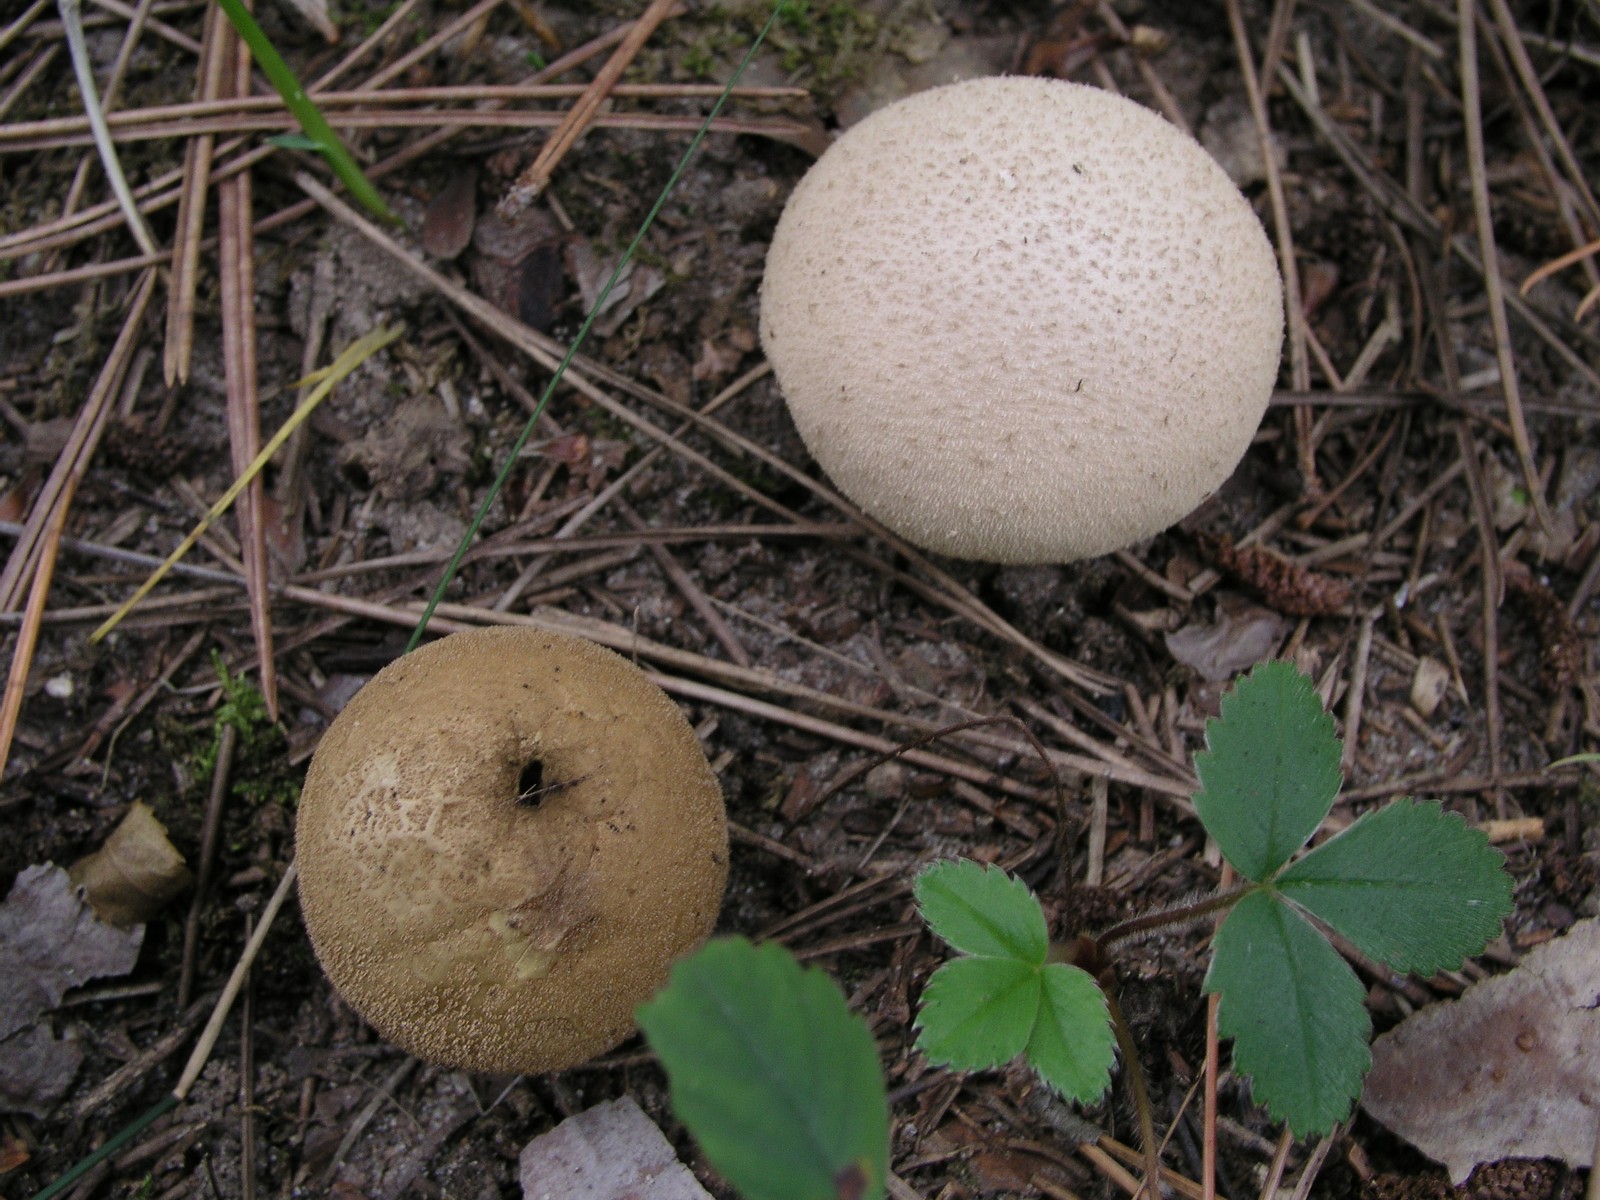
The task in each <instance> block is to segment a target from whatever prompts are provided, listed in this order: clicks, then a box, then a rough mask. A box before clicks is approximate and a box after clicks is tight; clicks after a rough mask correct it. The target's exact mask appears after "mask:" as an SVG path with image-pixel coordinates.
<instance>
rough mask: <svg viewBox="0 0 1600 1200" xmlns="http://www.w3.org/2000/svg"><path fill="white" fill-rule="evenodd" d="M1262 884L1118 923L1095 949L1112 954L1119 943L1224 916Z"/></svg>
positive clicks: (1220, 893)
mask: <svg viewBox="0 0 1600 1200" xmlns="http://www.w3.org/2000/svg"><path fill="white" fill-rule="evenodd" d="M1259 886H1260V884H1257V883H1254V882H1251V883H1242V884H1240V885H1239V886H1238V887H1232V888H1228V889H1227V890H1226V891H1221V892H1218V893H1217V894H1216V895H1214V896H1208V897H1207V898H1206V899H1204V900H1197V901H1195V902H1194V903H1192V904H1180V905H1178V906H1177V907H1176V908H1162V909H1157V910H1156V911H1155V912H1148V913H1145V914H1143V915H1142V916H1137V917H1130V918H1129V919H1128V920H1126V921H1119V922H1117V924H1115V925H1113V926H1112V927H1111V928H1110V929H1108V930H1106V931H1105V932H1104V933H1102V934H1100V935H1099V936H1098V937H1096V938H1095V939H1094V942H1095V945H1096V946H1098V947H1099V949H1100V951H1101V953H1105V952H1106V951H1108V950H1110V948H1111V947H1112V946H1115V945H1116V944H1117V943H1118V942H1124V941H1127V940H1128V939H1129V938H1136V937H1139V936H1141V935H1143V934H1147V933H1155V932H1157V931H1159V930H1163V929H1177V928H1180V927H1181V926H1184V925H1190V924H1193V923H1194V922H1196V921H1198V920H1200V919H1201V918H1203V917H1208V916H1210V915H1211V914H1212V913H1216V912H1221V911H1222V910H1223V909H1227V908H1232V907H1233V906H1234V905H1235V904H1237V903H1238V902H1239V901H1240V900H1241V899H1242V898H1243V897H1244V896H1245V894H1246V893H1247V892H1252V891H1254V890H1255V889H1256V888H1257V887H1259Z"/></svg>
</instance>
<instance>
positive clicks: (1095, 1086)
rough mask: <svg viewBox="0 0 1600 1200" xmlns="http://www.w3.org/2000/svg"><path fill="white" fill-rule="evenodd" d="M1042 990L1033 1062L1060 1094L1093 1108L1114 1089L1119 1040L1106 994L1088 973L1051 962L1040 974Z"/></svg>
mask: <svg viewBox="0 0 1600 1200" xmlns="http://www.w3.org/2000/svg"><path fill="white" fill-rule="evenodd" d="M1040 978H1041V982H1042V983H1043V991H1042V993H1041V995H1040V997H1039V1015H1038V1017H1037V1018H1036V1019H1035V1021H1034V1026H1033V1036H1032V1037H1030V1038H1029V1039H1028V1045H1027V1055H1028V1062H1029V1064H1030V1065H1031V1066H1032V1067H1033V1069H1034V1070H1035V1071H1037V1072H1039V1078H1041V1079H1043V1080H1044V1081H1045V1082H1046V1083H1048V1084H1049V1085H1050V1086H1051V1087H1053V1088H1055V1090H1056V1091H1058V1092H1060V1093H1061V1094H1062V1095H1063V1096H1066V1097H1068V1098H1069V1099H1072V1100H1076V1101H1078V1102H1079V1103H1080V1104H1093V1103H1095V1101H1097V1100H1099V1099H1100V1097H1102V1096H1104V1095H1105V1094H1106V1088H1107V1087H1109V1086H1110V1085H1111V1062H1112V1058H1113V1057H1114V1053H1115V1049H1116V1044H1117V1039H1116V1036H1115V1035H1114V1034H1113V1033H1112V1032H1111V1014H1110V1013H1109V1012H1108V1011H1107V1010H1106V997H1105V993H1104V992H1102V991H1101V990H1100V985H1099V984H1097V983H1095V981H1094V978H1093V976H1091V975H1090V974H1089V973H1088V972H1087V971H1083V970H1080V969H1079V968H1077V967H1074V966H1069V965H1068V964H1066V963H1051V964H1050V965H1049V966H1047V967H1045V968H1043V970H1042V971H1041V973H1040Z"/></svg>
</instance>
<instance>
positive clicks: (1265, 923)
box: [1205, 890, 1372, 1137]
mask: <svg viewBox="0 0 1600 1200" xmlns="http://www.w3.org/2000/svg"><path fill="white" fill-rule="evenodd" d="M1205 990H1206V991H1208V992H1217V993H1220V995H1221V996H1222V1003H1221V1005H1220V1007H1219V1008H1218V1010H1217V1029H1218V1031H1219V1032H1220V1033H1221V1034H1222V1035H1223V1036H1224V1037H1230V1038H1232V1039H1233V1061H1234V1066H1235V1068H1236V1069H1237V1070H1238V1071H1239V1073H1240V1074H1243V1075H1248V1076H1250V1079H1251V1089H1252V1091H1253V1092H1254V1094H1255V1098H1256V1099H1257V1100H1258V1101H1260V1102H1261V1103H1262V1104H1264V1105H1266V1107H1267V1110H1268V1111H1269V1112H1270V1113H1272V1115H1273V1117H1275V1118H1276V1119H1278V1120H1281V1121H1286V1122H1287V1123H1288V1125H1289V1127H1290V1128H1291V1129H1292V1130H1294V1132H1295V1133H1296V1134H1297V1135H1298V1136H1300V1137H1306V1136H1309V1135H1313V1134H1320V1133H1326V1132H1327V1131H1328V1130H1329V1129H1331V1128H1332V1127H1333V1125H1334V1124H1335V1122H1338V1121H1341V1120H1343V1119H1344V1118H1345V1117H1347V1116H1349V1114H1350V1108H1351V1105H1352V1104H1354V1103H1355V1098H1356V1096H1357V1095H1358V1094H1359V1093H1360V1091H1361V1077H1362V1076H1363V1075H1365V1074H1366V1072H1367V1068H1368V1067H1369V1066H1370V1065H1371V1064H1372V1055H1371V1053H1370V1052H1369V1051H1368V1049H1367V1038H1368V1037H1369V1036H1370V1034H1371V1032H1372V1022H1371V1020H1370V1018H1368V1016H1367V1010H1366V1008H1365V1006H1364V1005H1363V1003H1362V1001H1363V999H1364V997H1365V991H1364V989H1363V988H1362V986H1361V981H1360V980H1359V979H1357V978H1356V976H1355V972H1354V971H1352V970H1351V969H1350V968H1349V967H1348V966H1346V965H1345V962H1344V960H1343V959H1342V958H1340V957H1339V955H1338V953H1337V952H1336V951H1335V950H1334V948H1333V947H1332V946H1331V945H1329V944H1328V939H1327V938H1325V937H1323V936H1322V935H1321V934H1320V933H1318V932H1317V931H1316V930H1315V929H1314V928H1312V926H1311V924H1310V922H1308V921H1307V920H1306V919H1305V918H1304V917H1302V916H1301V915H1300V914H1299V913H1297V912H1295V911H1294V910H1293V909H1292V908H1290V907H1289V906H1288V905H1287V904H1285V903H1283V902H1282V901H1281V900H1279V899H1278V898H1277V897H1276V896H1274V895H1273V894H1272V893H1271V892H1269V891H1266V890H1261V891H1255V892H1251V893H1250V894H1248V895H1247V896H1245V897H1244V899H1242V900H1240V901H1239V903H1238V904H1237V905H1235V906H1234V908H1233V911H1232V912H1230V913H1229V914H1228V917H1227V920H1225V921H1224V922H1223V923H1222V928H1221V929H1219V930H1217V936H1216V938H1215V940H1214V942H1213V944H1212V959H1211V969H1210V970H1209V971H1207V972H1206V982H1205Z"/></svg>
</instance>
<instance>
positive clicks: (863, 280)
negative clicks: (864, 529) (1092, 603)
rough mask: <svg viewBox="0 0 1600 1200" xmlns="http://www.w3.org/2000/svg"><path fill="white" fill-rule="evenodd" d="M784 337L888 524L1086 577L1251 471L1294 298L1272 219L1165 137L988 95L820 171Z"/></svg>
mask: <svg viewBox="0 0 1600 1200" xmlns="http://www.w3.org/2000/svg"><path fill="white" fill-rule="evenodd" d="M761 340H762V345H763V347H764V348H765V350H766V353H767V357H768V359H769V360H770V361H771V363H772V366H773V369H774V371H775V372H776V374H777V379H778V383H779V386H780V387H781V388H782V390H783V394H784V396H785V398H786V399H787V400H788V404H789V411H790V413H791V414H792V415H793V418H794V422H795V425H796V426H797V427H798V429H799V431H800V435H801V437H802V438H803V439H804V440H805V443H806V446H807V447H808V448H809V449H810V451H811V453H812V455H813V456H814V457H815V458H816V460H817V462H818V463H819V464H820V465H821V466H822V468H823V470H825V471H826V472H827V473H828V475H829V476H830V477H831V478H832V480H833V481H834V483H835V484H837V485H838V487H839V488H840V490H842V491H843V492H844V493H845V495H847V496H848V497H850V499H852V500H853V501H855V502H856V503H857V504H859V505H860V506H861V508H862V509H863V510H864V511H865V512H866V513H867V514H869V515H870V516H872V517H875V518H876V519H877V520H879V521H881V522H882V523H883V524H884V525H886V526H887V527H888V528H890V529H891V530H893V531H894V532H896V533H898V534H900V535H901V536H903V537H904V538H906V539H907V540H908V541H910V542H913V543H915V544H917V545H919V546H922V547H924V548H926V549H929V550H934V551H937V552H939V553H943V554H949V555H953V556H955V557H958V558H973V559H984V560H988V561H992V562H1009V563H1035V562H1065V561H1070V560H1073V559H1079V558H1087V557H1091V556H1093V555H1098V554H1104V553H1106V552H1108V551H1111V550H1116V549H1120V548H1122V547H1125V546H1128V545H1131V544H1132V543H1134V542H1137V541H1140V540H1142V539H1144V538H1146V537H1149V536H1151V535H1153V534H1155V533H1158V532H1160V531H1161V530H1162V529H1165V528H1166V527H1167V526H1169V525H1171V524H1173V523H1174V522H1176V521H1178V520H1180V519H1181V518H1182V517H1184V516H1185V515H1187V514H1188V513H1189V512H1191V511H1192V510H1193V509H1194V508H1195V507H1196V506H1197V505H1198V504H1199V503H1200V502H1201V501H1202V500H1204V499H1205V498H1206V496H1207V495H1208V494H1210V493H1211V492H1213V491H1214V490H1215V489H1216V488H1218V487H1219V486H1220V485H1221V484H1222V483H1223V482H1224V481H1225V480H1226V479H1227V478H1228V476H1229V475H1230V474H1231V473H1232V471H1233V469H1234V467H1235V466H1237V465H1238V462H1239V460H1240V458H1242V457H1243V455H1244V452H1245V450H1246V448H1247V447H1248V446H1249V444H1250V439H1251V437H1252V436H1253V435H1254V433H1255V430H1256V427H1257V426H1258V425H1259V423H1260V421H1261V416H1262V413H1263V412H1264V411H1265V409H1266V405H1267V402H1268V400H1269V399H1270V397H1271V394H1272V387H1273V383H1274V381H1275V379H1276V377H1277V370H1278V358H1279V352H1280V347H1281V345H1282V341H1283V304H1282V286H1281V281H1280V278H1279V275H1278V268H1277V264H1276V262H1275V260H1274V257H1273V252H1272V248H1271V247H1270V245H1269V244H1268V242H1267V239H1266V236H1265V234H1264V232H1263V231H1262V228H1261V224H1260V222H1259V221H1258V220H1257V219H1256V216H1255V213H1254V212H1253V211H1252V210H1251V208H1250V205H1249V204H1248V203H1247V202H1246V201H1245V199H1244V197H1243V196H1241V195H1240V194H1239V192H1238V190H1237V189H1236V188H1235V187H1234V186H1233V184H1232V182H1231V181H1230V180H1229V179H1228V177H1227V175H1226V174H1224V172H1223V170H1222V168H1221V167H1219V166H1218V165H1217V163H1216V162H1215V161H1214V160H1213V159H1212V158H1211V157H1210V155H1208V154H1207V153H1206V152H1205V151H1204V150H1203V149H1201V147H1200V145H1199V144H1198V143H1197V142H1195V141H1194V140H1193V139H1192V138H1190V137H1188V136H1187V135H1186V134H1184V133H1182V132H1181V131H1180V130H1178V129H1177V128H1175V127H1174V126H1172V125H1171V124H1169V123H1168V122H1167V121H1166V120H1164V119H1163V118H1161V117H1160V116H1158V115H1157V114H1155V113H1153V112H1151V111H1150V110H1148V109H1146V108H1143V107H1141V106H1140V105H1138V104H1136V103H1134V102H1133V101H1131V100H1126V99H1123V98H1122V97H1120V96H1116V95H1113V94H1112V93H1109V92H1105V91H1102V90H1100V89H1098V88H1092V87H1087V86H1084V85H1081V84H1073V83H1063V82H1058V81H1053V80H1044V79H1033V78H1020V77H1012V78H989V79H977V80H971V81H968V82H966V83H957V84H952V85H950V86H947V87H940V88H935V89H933V90H931V91H926V92H922V93H919V94H917V95H914V96H910V97H908V98H906V99H904V100H901V101H899V102H897V103H895V104H891V105H890V106H888V107H887V108H884V109H881V110H879V111H878V112H876V113H874V114H873V115H871V116H870V117H868V118H867V119H866V120H864V121H862V122H861V123H860V124H859V125H857V126H855V127H854V128H852V129H851V130H849V131H848V132H847V133H845V134H844V135H843V136H842V137H841V138H840V139H839V140H838V141H837V142H836V143H834V145H833V146H831V147H830V148H829V149H828V151H827V152H826V153H825V154H823V156H822V157H821V158H820V159H819V160H818V161H817V163H816V164H815V165H814V166H813V167H812V168H811V170H810V172H809V173H808V174H807V175H806V176H805V178H804V179H802V180H801V182H800V184H799V186H798V187H797V188H796V189H795V192H794V195H793V196H792V197H791V198H790V200H789V203H788V205H787V207H786V208H785V209H784V212H783V216H782V217H781V219H780V220H779V222H778V226H777V230H776V232H775V233H774V235H773V239H772V247H771V250H770V252H769V253H768V256H767V267H766V278H765V280H764V282H763V284H762V290H761Z"/></svg>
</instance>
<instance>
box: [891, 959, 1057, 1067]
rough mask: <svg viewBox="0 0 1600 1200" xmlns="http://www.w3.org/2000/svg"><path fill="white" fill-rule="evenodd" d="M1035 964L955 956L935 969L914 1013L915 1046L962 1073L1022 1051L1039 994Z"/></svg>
mask: <svg viewBox="0 0 1600 1200" xmlns="http://www.w3.org/2000/svg"><path fill="white" fill-rule="evenodd" d="M1043 990H1044V989H1043V985H1042V983H1041V981H1040V975H1039V968H1038V967H1036V966H1034V965H1033V964H1032V963H1025V962H1019V961H1017V960H1016V959H1014V958H956V959H952V960H951V961H949V962H947V963H945V965H944V966H942V967H940V968H939V969H938V970H937V971H935V972H934V973H933V978H931V979H929V980H928V986H927V987H926V988H925V989H923V993H922V1008H921V1010H920V1011H919V1012H918V1013H917V1025H918V1027H919V1028H920V1029H921V1031H922V1032H921V1034H920V1035H919V1036H918V1038H917V1046H918V1047H919V1048H920V1049H921V1050H922V1052H923V1053H924V1054H926V1055H927V1056H928V1057H929V1059H931V1060H932V1061H934V1062H936V1063H942V1064H944V1065H946V1066H951V1067H955V1068H956V1069H957V1070H961V1071H976V1070H981V1069H982V1068H984V1067H997V1066H1000V1065H1001V1064H1002V1063H1008V1062H1010V1061H1011V1060H1012V1059H1013V1058H1015V1057H1016V1056H1017V1055H1019V1054H1021V1053H1022V1051H1023V1049H1024V1048H1025V1047H1026V1046H1027V1044H1028V1038H1029V1037H1030V1036H1031V1035H1032V1033H1033V1024H1034V1019H1035V1018H1036V1017H1037V1016H1038V1013H1039V1000H1040V996H1041V993H1042V992H1043Z"/></svg>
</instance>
